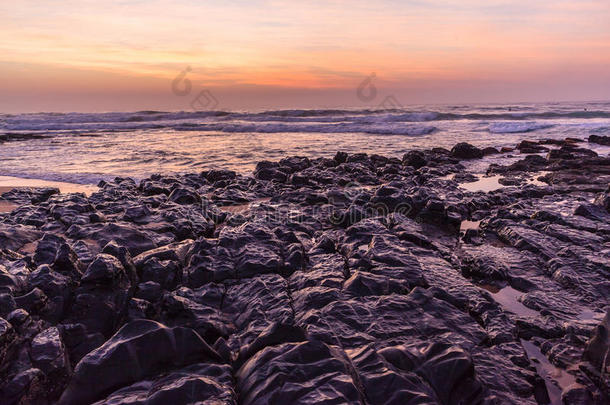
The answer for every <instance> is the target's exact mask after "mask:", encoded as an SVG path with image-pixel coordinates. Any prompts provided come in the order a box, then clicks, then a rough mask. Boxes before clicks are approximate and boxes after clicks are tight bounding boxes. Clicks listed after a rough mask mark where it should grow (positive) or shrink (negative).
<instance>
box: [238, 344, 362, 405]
mask: <svg viewBox="0 0 610 405" xmlns="http://www.w3.org/2000/svg"><path fill="white" fill-rule="evenodd" d="M236 377H237V386H238V388H239V392H240V400H241V401H242V403H243V404H263V403H278V404H283V403H288V402H298V403H315V402H318V401H319V400H320V398H324V402H325V403H327V404H346V403H348V404H357V403H361V401H362V398H361V393H360V392H359V390H358V388H357V386H356V384H355V383H354V382H353V380H352V378H351V377H350V369H349V366H348V364H347V362H346V360H345V359H344V358H343V356H342V355H341V353H340V352H339V351H338V350H337V348H333V347H330V346H328V345H326V344H324V343H322V342H320V341H310V342H303V343H285V344H282V345H278V346H272V347H267V348H265V349H263V350H262V351H260V352H258V353H257V354H256V355H255V356H254V357H252V358H250V359H249V360H248V361H247V362H246V363H245V364H244V365H243V366H242V367H241V368H240V369H239V370H238V371H237V375H236ZM278 378H281V379H282V381H283V384H281V386H280V385H278V384H277V383H276V381H277V379H278ZM306 386H307V387H310V388H308V389H304V387H306Z"/></svg>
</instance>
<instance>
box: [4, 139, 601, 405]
mask: <svg viewBox="0 0 610 405" xmlns="http://www.w3.org/2000/svg"><path fill="white" fill-rule="evenodd" d="M609 141H610V138H608V137H590V138H589V139H588V140H587V139H574V138H567V139H541V140H539V139H535V138H534V139H531V140H522V141H520V142H519V143H517V144H513V145H510V147H508V146H504V147H500V146H499V147H489V146H488V147H485V148H479V147H477V146H474V145H472V144H469V143H457V144H455V145H453V146H452V147H450V148H439V147H437V148H430V149H412V150H408V151H407V152H406V153H404V154H403V155H402V156H401V157H399V158H398V157H393V156H383V155H380V154H373V153H371V154H367V153H345V152H342V151H339V152H336V153H335V154H334V155H333V156H332V157H306V156H290V157H285V158H282V159H280V160H276V161H270V160H265V161H260V162H258V163H257V164H256V165H255V168H254V170H253V171H252V172H250V173H238V172H236V171H232V170H226V169H204V170H202V171H199V172H190V173H183V174H174V173H170V174H152V175H150V176H148V177H144V178H142V179H138V180H137V181H136V180H134V179H131V178H129V177H116V178H114V179H111V180H104V181H101V182H100V183H99V184H98V186H97V187H96V188H95V190H90V191H92V192H90V193H69V192H68V189H65V190H62V193H60V192H59V190H58V189H56V188H53V187H52V184H50V183H41V184H44V187H43V188H27V189H24V188H19V189H14V190H12V191H10V192H8V193H4V194H3V196H2V198H3V199H4V201H7V202H8V203H10V204H14V205H15V206H20V207H21V208H20V209H19V210H14V211H12V212H5V213H2V214H0V218H1V220H2V232H0V244H1V245H2V251H1V253H0V266H1V268H2V271H3V272H4V275H5V277H4V278H3V279H2V281H1V282H2V286H1V291H2V292H1V293H0V302H1V304H2V305H1V306H0V309H1V311H2V313H0V316H1V317H2V318H0V321H1V323H0V326H1V327H2V328H1V329H0V330H1V331H2V335H1V336H2V340H1V341H0V342H1V346H0V348H1V350H0V356H1V358H0V360H2V361H1V363H0V364H2V370H1V371H2V373H4V375H6V376H8V380H7V383H6V384H5V386H4V388H3V392H2V395H4V398H7V399H8V400H10V401H12V402H11V403H18V402H19V401H22V402H23V401H26V402H27V401H30V400H31V401H35V400H37V399H40V398H43V397H44V398H47V399H50V400H52V401H58V403H60V404H82V403H94V402H96V401H100V402H99V403H103V402H113V403H122V402H127V401H131V400H132V399H133V398H136V397H137V398H148V399H151V398H156V397H157V396H158V395H160V394H159V393H160V392H163V395H165V396H164V398H165V400H166V401H168V402H173V401H177V400H178V399H179V398H184V397H188V396H189V395H195V397H196V398H199V399H201V398H206V399H208V400H214V401H219V402H223V403H237V402H240V403H252V404H253V403H270V402H275V403H287V402H290V401H291V398H294V397H295V396H298V397H299V398H301V399H303V398H310V400H307V399H304V400H303V401H304V402H306V403H315V402H316V401H317V400H318V399H319V398H322V397H324V398H327V399H328V401H329V403H358V402H359V401H361V399H362V398H366V403H371V404H382V403H383V404H385V403H388V395H390V396H391V398H392V400H391V401H390V402H392V401H397V402H399V403H409V402H410V401H413V400H415V399H417V400H418V401H419V400H425V402H429V403H494V402H500V403H520V404H532V405H534V404H540V403H552V404H560V403H562V401H568V403H570V401H574V400H577V399H578V398H590V399H591V401H601V400H602V399H603V396H604V395H607V393H608V389H609V387H610V380H609V379H608V373H607V372H606V371H605V370H606V369H607V368H608V366H610V364H609V363H608V359H607V356H606V357H604V356H603V353H607V350H608V347H609V346H608V342H607V340H606V337H605V336H607V333H608V330H609V328H610V315H608V311H607V308H606V306H607V304H608V296H609V295H610V284H609V283H608V266H607V263H608V254H607V246H608V243H610V239H609V235H610V194H609V192H610V190H609V188H608V183H609V181H610V158H609V157H608V156H607V155H600V154H598V153H597V152H596V151H595V150H600V148H601V147H604V143H606V144H607V143H608V142H609ZM9 181H10V182H15V181H17V183H14V184H12V185H25V183H18V182H19V181H22V180H15V179H10V180H7V179H5V182H4V183H0V186H1V187H4V189H3V191H6V190H8V189H9V188H11V187H12V185H9V186H7V185H6V183H7V182H9ZM31 185H32V184H31V183H30V186H31ZM55 185H57V184H55ZM60 188H61V187H60ZM77 188H78V187H77ZM71 191H78V190H71ZM81 191H82V189H81ZM18 353H27V361H26V363H27V364H26V366H27V367H26V366H24V365H23V363H21V362H20V361H17V356H18ZM314 359H315V361H314ZM117 364H121V369H120V370H119V369H117V367H116V365H117ZM278 378H280V379H282V381H284V383H283V384H276V383H275V381H277V380H278ZM202 381H203V382H205V383H202ZM43 393H44V394H43ZM590 403H601V402H590Z"/></svg>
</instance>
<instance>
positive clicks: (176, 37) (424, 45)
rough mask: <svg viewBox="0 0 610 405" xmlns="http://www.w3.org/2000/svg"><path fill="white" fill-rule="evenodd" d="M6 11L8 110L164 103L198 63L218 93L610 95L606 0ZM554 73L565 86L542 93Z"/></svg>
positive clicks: (126, 3) (1, 101)
mask: <svg viewBox="0 0 610 405" xmlns="http://www.w3.org/2000/svg"><path fill="white" fill-rule="evenodd" d="M0 15H2V24H3V33H4V35H3V36H2V38H0V53H1V54H2V57H0V73H1V77H2V79H0V80H1V81H2V83H1V85H2V89H3V95H2V96H0V109H3V110H5V109H11V108H16V107H11V100H10V99H9V98H11V97H12V98H15V97H21V98H23V100H25V99H26V98H27V97H26V96H25V95H27V94H31V95H35V94H36V92H37V91H38V92H40V93H41V94H44V95H45V97H50V96H51V95H53V94H62V95H63V96H65V95H66V94H68V95H69V94H73V95H74V96H73V97H74V104H75V108H77V107H79V102H78V100H79V99H83V97H86V95H87V94H89V96H88V97H89V98H91V100H88V101H92V102H93V101H94V100H93V99H94V98H95V97H96V96H95V94H96V92H100V91H103V92H104V93H105V94H106V93H107V94H111V93H112V92H115V93H116V94H129V93H130V92H131V93H133V94H136V93H137V92H145V93H146V92H150V93H151V94H152V93H155V94H156V95H155V97H158V98H159V100H158V101H159V103H160V105H161V104H163V103H164V102H163V101H161V98H163V97H171V94H165V93H167V90H163V87H164V86H166V85H167V82H168V81H170V80H171V79H172V78H174V77H175V76H176V75H177V74H178V73H179V72H180V71H182V70H183V69H185V67H186V66H191V67H192V69H193V70H192V74H191V75H190V76H189V78H190V79H191V80H192V81H193V82H194V83H198V84H201V85H204V86H206V87H208V88H212V89H217V90H218V91H219V92H222V91H228V92H231V91H234V90H237V89H240V88H244V87H247V88H257V87H258V88H261V89H268V88H274V89H276V90H278V91H281V90H282V89H316V90H320V91H322V90H327V91H328V92H329V93H328V94H331V92H332V91H335V90H344V91H347V90H350V89H353V88H354V85H357V83H359V81H361V80H362V77H363V76H364V75H368V74H370V73H371V72H376V74H377V76H378V77H379V78H380V84H381V85H383V86H385V87H386V88H388V89H396V90H395V91H400V89H409V91H410V92H411V93H409V94H410V95H411V96H412V97H413V100H414V101H417V99H418V97H423V99H425V100H428V99H430V100H432V101H435V100H436V99H438V100H437V101H438V102H442V101H443V97H448V99H459V96H460V92H464V90H465V89H466V90H467V91H469V95H468V96H469V98H472V99H477V97H478V98H479V99H480V100H485V99H486V98H490V97H491V96H493V97H495V98H498V99H500V98H502V97H503V96H505V98H510V97H517V98H518V97H519V94H518V93H517V94H511V95H508V94H500V93H498V92H501V90H498V91H495V92H492V91H491V90H489V91H487V90H485V86H486V85H487V86H488V87H489V88H494V86H496V87H498V86H500V87H498V88H501V87H502V86H505V85H507V84H510V83H514V84H515V85H516V86H517V88H518V89H521V88H522V89H523V91H522V94H523V97H522V98H523V99H532V98H535V97H536V96H538V98H539V99H540V100H542V99H545V98H553V97H563V98H564V99H569V98H570V97H571V96H574V97H575V98H583V97H587V95H588V94H589V93H590V92H591V91H596V92H597V93H595V94H591V95H590V97H591V98H596V97H599V96H600V95H602V96H603V94H608V96H609V97H610V92H609V91H610V73H609V69H608V68H609V67H610V3H609V2H608V1H605V0H584V1H576V0H573V1H568V0H558V1H549V0H541V1H537V2H532V1H524V0H517V1H512V2H509V1H502V0H492V1H475V0H464V1H456V0H450V1H438V0H433V1H427V2H424V1H419V0H408V1H398V0H383V1H378V2H375V3H373V2H367V1H361V0H353V1H347V0H344V1H343V0H333V1H326V2H322V1H311V2H307V4H304V3H303V4H301V3H293V2H287V1H282V0H275V1H273V0H271V1H264V0H257V1H251V2H248V1H243V0H240V1H228V2H221V1H208V2H205V3H199V2H196V1H194V0H180V1H176V2H170V1H167V0H152V1H147V2H144V1H140V0H113V1H108V2H104V4H103V5H100V3H99V2H94V1H91V0H86V1H76V0H67V1H54V2H50V1H46V2H39V1H32V0H24V1H20V2H17V3H8V2H5V3H3V4H2V5H0ZM15 78H19V80H16V79H15ZM49 78H51V79H52V80H50V81H49V80H48V79H49ZM551 78H553V79H554V80H556V86H557V88H554V89H553V91H548V92H545V91H543V90H544V89H545V88H547V87H552V82H548V83H546V82H545V83H542V82H543V81H544V80H547V81H548V80H550V79H551ZM576 82H578V83H576ZM456 83H458V84H459V85H458V84H456ZM536 83H541V84H540V86H538V87H536V86H537V85H536ZM570 83H572V84H571V85H570ZM441 84H442V85H444V86H446V89H442V91H441V90H438V91H436V90H435V91H436V92H435V93H434V94H435V95H434V97H433V96H432V93H430V92H427V89H428V88H429V89H434V88H436V87H439V86H440V85H441ZM147 86H149V87H148V90H147ZM532 86H533V87H532ZM579 86H580V87H579ZM415 88H417V89H419V90H418V91H419V92H420V93H413V91H414V90H413V89H415ZM502 88H503V87H502ZM528 89H530V90H528ZM445 90H446V91H445ZM261 91H263V90H261ZM264 91H267V90H264ZM164 92H165V93H164ZM515 92H517V90H515ZM428 93H429V94H428ZM253 94H254V93H253ZM443 94H446V95H445V96H443ZM77 95H78V96H77ZM63 96H62V97H63ZM66 97H67V96H66ZM66 97H64V98H66ZM252 97H253V98H252V100H250V101H251V104H252V105H255V104H256V102H257V97H256V96H255V95H253V96H252ZM337 97H338V96H337ZM426 97H427V98H426ZM331 98H332V97H331ZM339 99H340V98H338V99H337V100H339ZM66 100H69V97H67V98H66ZM242 101H244V102H245V101H246V100H242ZM322 101H323V100H321V102H322ZM23 102H24V103H25V101H23ZM134 102H136V101H134ZM282 102H286V101H285V100H283V101H282ZM288 102H290V101H289V99H288ZM345 102H346V103H349V100H346V101H345ZM136 103H137V102H136ZM87 105H89V104H87ZM91 105H95V103H94V102H93V104H91ZM151 105H152V104H151ZM134 107H135V106H134ZM32 108H34V107H32ZM66 108H69V107H66ZM34 109H35V108H34Z"/></svg>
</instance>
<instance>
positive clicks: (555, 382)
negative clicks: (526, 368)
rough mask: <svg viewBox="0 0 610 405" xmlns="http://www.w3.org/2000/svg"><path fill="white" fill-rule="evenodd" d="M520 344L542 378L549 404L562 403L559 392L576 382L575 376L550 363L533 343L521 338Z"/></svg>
mask: <svg viewBox="0 0 610 405" xmlns="http://www.w3.org/2000/svg"><path fill="white" fill-rule="evenodd" d="M521 345H522V346H523V348H524V349H525V353H526V354H527V357H529V359H530V361H531V362H532V363H534V366H535V367H536V372H537V373H538V375H539V376H540V377H542V378H543V379H544V383H545V385H546V390H547V392H548V393H549V400H550V401H549V404H551V405H562V401H561V393H562V391H563V390H564V389H566V388H567V387H569V386H570V385H572V384H574V383H575V382H576V377H574V376H573V375H572V374H570V373H568V372H567V371H565V370H562V369H560V368H558V367H555V366H554V365H552V364H551V362H549V360H548V359H547V358H546V356H545V355H544V354H542V352H541V351H540V349H539V348H538V346H536V345H535V344H534V343H532V342H530V341H527V340H524V339H521Z"/></svg>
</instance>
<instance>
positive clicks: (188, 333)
mask: <svg viewBox="0 0 610 405" xmlns="http://www.w3.org/2000/svg"><path fill="white" fill-rule="evenodd" d="M219 360H220V357H219V356H218V354H217V353H216V352H214V350H213V349H212V348H211V347H209V346H208V345H207V344H206V343H205V342H204V341H203V340H202V339H201V337H200V336H199V335H197V333H195V332H194V331H192V330H191V329H187V328H180V327H176V328H167V327H165V326H163V325H161V324H159V323H157V322H153V321H148V320H137V321H133V322H131V323H129V324H127V325H125V326H124V327H123V328H121V330H119V331H118V332H117V333H116V334H115V335H114V336H113V337H112V338H111V339H110V340H108V341H107V342H106V343H104V344H103V345H102V346H101V347H100V348H98V349H96V350H94V351H93V352H91V353H89V354H88V355H86V356H85V357H83V359H82V360H81V361H80V362H79V363H78V365H77V366H76V368H75V369H74V375H73V376H72V378H71V380H70V382H69V384H68V387H67V388H66V390H65V391H64V393H63V395H62V396H61V399H60V401H59V403H60V404H66V405H67V404H81V403H84V402H93V401H95V400H98V399H101V398H102V397H103V396H105V395H108V394H110V393H111V392H112V391H113V390H115V389H117V388H120V387H123V386H125V385H127V384H131V383H133V382H136V381H139V380H140V379H143V378H145V377H147V376H152V375H155V374H156V373H158V372H161V371H165V370H171V369H172V368H175V367H180V366H185V365H189V364H193V363H196V362H202V361H219ZM116 364H120V365H121V367H118V368H117V367H116Z"/></svg>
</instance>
